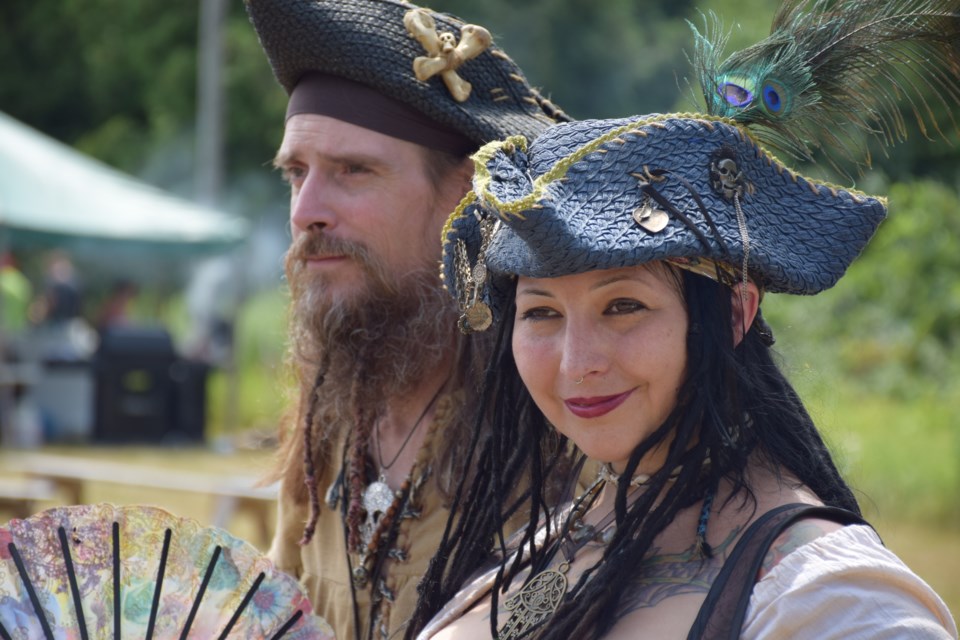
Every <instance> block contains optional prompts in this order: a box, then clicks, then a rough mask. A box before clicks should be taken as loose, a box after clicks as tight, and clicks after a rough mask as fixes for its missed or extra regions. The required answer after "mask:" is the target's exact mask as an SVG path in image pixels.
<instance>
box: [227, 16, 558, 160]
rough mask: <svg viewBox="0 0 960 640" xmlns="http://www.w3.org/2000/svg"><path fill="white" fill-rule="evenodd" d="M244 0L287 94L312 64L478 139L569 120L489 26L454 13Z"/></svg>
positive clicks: (530, 131)
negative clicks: (496, 41)
mask: <svg viewBox="0 0 960 640" xmlns="http://www.w3.org/2000/svg"><path fill="white" fill-rule="evenodd" d="M246 6H247V12H248V13H249V15H250V20H251V22H252V23H253V26H254V29H256V32H257V35H258V36H259V38H260V44H261V45H262V46H263V49H264V51H265V52H266V54H267V58H268V59H269V61H270V65H271V66H272V67H273V72H274V75H275V76H276V77H277V80H278V81H279V82H280V84H281V85H283V88H284V89H285V90H286V91H287V93H288V94H289V93H290V92H291V91H292V90H293V88H294V87H295V86H296V84H297V82H298V81H299V80H300V78H301V77H302V76H303V75H304V74H306V73H309V72H320V73H324V74H329V75H333V76H339V77H342V78H346V79H348V80H353V81H355V82H360V83H362V84H365V85H367V86H370V87H373V88H374V89H376V90H378V91H380V92H381V93H383V94H384V95H386V96H388V97H390V98H393V99H395V100H398V101H400V102H402V103H404V104H407V105H409V106H411V107H413V108H414V109H416V110H417V111H419V112H421V113H423V114H424V115H426V116H427V117H428V118H430V119H432V120H435V121H436V122H437V123H439V124H440V125H443V126H444V127H447V128H450V129H453V130H455V131H458V132H459V133H461V134H463V135H464V136H466V137H467V138H469V139H470V140H472V141H474V142H475V143H476V144H477V146H480V145H481V144H483V143H486V142H489V141H491V140H498V139H501V138H505V137H507V136H509V135H517V134H519V135H523V136H526V137H528V138H534V137H536V136H537V134H539V133H540V132H541V131H542V130H543V129H544V128H546V127H547V126H548V125H550V124H553V123H554V122H558V121H566V120H569V118H568V117H567V116H566V114H564V113H563V112H562V111H561V110H560V109H558V108H557V107H556V106H554V105H553V104H552V103H551V102H550V101H549V100H547V99H546V98H544V97H543V96H541V95H540V93H539V92H538V91H537V90H536V89H534V88H533V87H531V86H530V84H529V83H528V82H527V80H526V78H525V77H524V75H523V72H522V71H521V70H520V67H518V66H517V64H516V63H515V62H513V60H511V59H510V57H509V56H507V54H506V53H504V52H503V51H502V50H501V49H499V48H498V47H497V46H496V45H495V44H494V43H493V42H492V39H491V38H490V34H489V32H487V30H486V29H483V28H482V27H478V26H476V25H469V24H464V23H463V21H461V20H459V19H458V18H456V17H454V16H451V15H448V14H441V13H436V12H433V11H431V10H429V9H423V8H420V7H417V6H416V5H413V4H410V3H408V2H398V1H396V0H246ZM418 76H419V78H420V79H418ZM464 94H466V95H464Z"/></svg>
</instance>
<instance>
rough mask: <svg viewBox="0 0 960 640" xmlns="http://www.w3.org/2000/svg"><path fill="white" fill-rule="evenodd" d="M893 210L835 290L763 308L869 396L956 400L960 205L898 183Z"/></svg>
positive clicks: (940, 188)
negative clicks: (943, 395) (949, 396)
mask: <svg viewBox="0 0 960 640" xmlns="http://www.w3.org/2000/svg"><path fill="white" fill-rule="evenodd" d="M889 204H890V211H891V213H890V216H889V219H888V220H887V221H885V222H884V223H883V224H882V225H881V226H880V230H879V231H878V233H877V235H876V237H875V238H874V239H873V241H872V242H871V243H870V244H869V245H868V247H867V249H866V251H865V252H864V254H863V255H862V256H861V257H860V259H859V260H857V261H856V262H855V263H854V264H853V266H851V268H850V269H849V271H848V272H847V274H846V275H845V276H844V277H843V279H841V281H840V283H839V284H838V285H837V286H836V287H834V288H833V289H831V290H829V291H826V292H824V293H822V294H820V295H818V296H816V297H815V298H813V299H807V298H803V299H799V298H791V297H788V296H771V299H770V300H769V301H768V302H767V303H765V305H764V310H765V313H767V316H768V320H769V321H770V322H771V324H773V325H774V328H775V329H776V328H777V327H778V326H781V327H784V328H787V329H788V330H789V331H790V333H791V334H792V336H791V337H792V339H793V342H794V343H797V344H804V345H815V346H813V347H812V351H813V352H814V353H822V354H824V358H822V359H823V360H828V359H829V360H830V361H832V362H833V363H834V366H836V368H837V373H838V374H839V375H841V376H843V377H845V378H847V379H849V380H850V381H851V382H852V383H854V384H856V385H858V386H859V387H860V388H863V389H873V390H875V391H880V392H882V393H885V394H890V395H893V396H896V397H900V398H915V397H919V396H921V395H923V394H925V393H927V392H928V391H929V390H934V391H938V392H941V391H942V392H947V391H949V390H950V389H951V388H952V386H953V383H952V381H953V380H955V379H956V377H955V376H956V374H957V373H960V365H958V363H957V362H956V358H955V357H954V354H955V353H956V351H957V348H958V346H960V284H958V282H957V279H956V274H957V273H958V272H960V254H958V252H957V250H956V246H957V238H958V237H960V215H957V212H958V211H960V199H958V197H957V194H956V192H954V191H953V190H952V189H949V188H948V187H946V186H944V185H943V184H941V183H937V182H931V181H921V182H915V183H905V184H896V185H893V186H892V187H891V188H890V198H889ZM807 353H808V354H809V353H810V352H809V351H808V352H807ZM827 356H828V357H827Z"/></svg>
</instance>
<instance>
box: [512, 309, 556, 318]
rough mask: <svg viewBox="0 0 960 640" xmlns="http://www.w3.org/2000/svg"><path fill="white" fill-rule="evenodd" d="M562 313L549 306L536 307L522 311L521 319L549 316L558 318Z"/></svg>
mask: <svg viewBox="0 0 960 640" xmlns="http://www.w3.org/2000/svg"><path fill="white" fill-rule="evenodd" d="M558 317H560V314H559V313H557V312H556V311H554V310H553V309H549V308H547V307H534V308H533V309H527V310H526V311H522V312H521V313H520V319H521V320H546V319H548V318H558Z"/></svg>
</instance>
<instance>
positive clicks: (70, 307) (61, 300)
mask: <svg viewBox="0 0 960 640" xmlns="http://www.w3.org/2000/svg"><path fill="white" fill-rule="evenodd" d="M82 312H83V295H82V290H81V285H80V279H79V277H78V276H77V270H76V267H74V264H73V261H72V260H71V259H70V256H69V255H68V254H67V253H66V252H64V251H59V250H58V251H53V252H51V253H50V255H48V256H47V260H46V269H45V276H44V281H43V291H42V293H41V297H40V299H39V301H38V303H37V310H36V312H35V315H36V317H37V319H38V320H39V322H41V323H43V324H54V325H56V324H61V323H64V322H67V321H70V320H73V319H74V318H79V317H80V316H81V314H82Z"/></svg>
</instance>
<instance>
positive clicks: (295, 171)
mask: <svg viewBox="0 0 960 640" xmlns="http://www.w3.org/2000/svg"><path fill="white" fill-rule="evenodd" d="M280 175H281V177H282V178H283V181H284V182H286V183H287V184H294V183H296V182H299V181H301V180H303V177H304V176H305V175H307V172H306V171H305V170H304V169H303V168H302V167H287V168H285V169H284V170H283V171H282V172H281V174H280Z"/></svg>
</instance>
